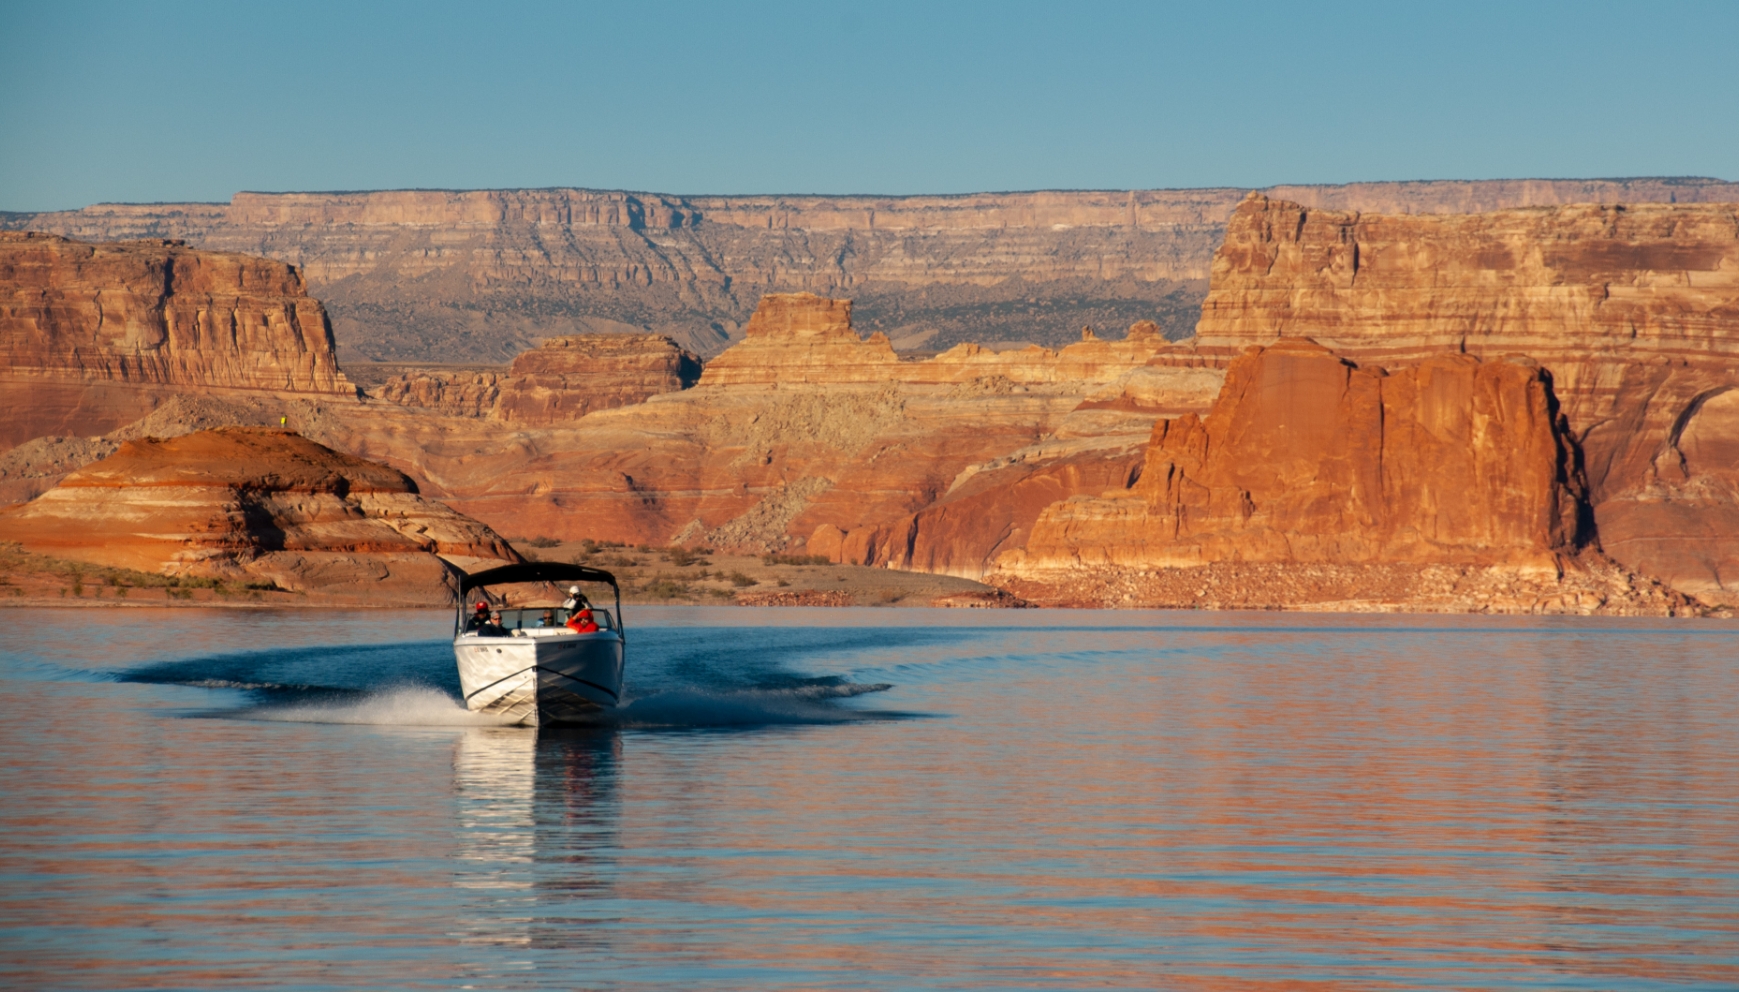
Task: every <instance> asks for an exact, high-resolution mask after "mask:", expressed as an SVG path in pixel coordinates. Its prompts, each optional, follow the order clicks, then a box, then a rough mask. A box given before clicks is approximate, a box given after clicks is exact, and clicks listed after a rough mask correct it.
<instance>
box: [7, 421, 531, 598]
mask: <svg viewBox="0 0 1739 992" xmlns="http://www.w3.org/2000/svg"><path fill="white" fill-rule="evenodd" d="M0 541H15V542H17V543H19V544H21V545H22V546H23V547H24V548H26V549H27V550H30V551H33V552H37V553H40V554H47V555H52V556H55V557H60V558H70V559H74V560H78V561H86V562H90V563H93V564H99V565H107V566H114V567H121V568H131V569H136V570H139V571H146V572H155V573H160V574H164V575H180V576H196V577H210V578H222V579H232V580H237V581H242V582H253V583H260V584H264V585H270V586H274V587H276V588H281V589H287V590H291V591H296V592H305V593H309V594H311V595H313V596H315V597H316V598H317V599H319V600H321V601H350V602H358V603H375V604H386V603H400V602H424V603H433V602H441V601H442V600H443V597H444V596H446V595H448V594H449V593H450V589H449V586H450V578H449V576H450V571H449V569H448V568H447V567H446V566H445V565H444V564H443V563H442V561H441V558H443V557H444V558H447V559H450V560H452V561H454V562H457V563H461V564H463V565H468V566H471V567H477V566H478V565H479V564H481V563H486V562H491V561H517V560H519V556H518V555H517V554H516V553H515V552H514V551H513V549H512V548H511V547H510V546H508V544H507V543H506V542H505V541H503V540H501V538H499V537H497V536H496V535H495V534H494V532H492V531H491V530H490V529H489V528H488V527H486V526H484V525H482V524H480V523H478V522H477V521H475V520H471V519H469V518H467V517H464V516H461V515H459V514H457V513H454V512H453V511H452V510H449V509H447V508H446V507H444V506H442V505H441V504H439V503H435V502H431V501H429V500H425V499H423V498H422V497H421V496H419V495H418V494H417V487H416V485H415V484H414V483H413V482H412V481H411V480H410V479H409V478H407V477H405V475H404V474H403V473H401V472H398V471H396V470H394V469H390V468H387V467H386V466H384V465H378V464H374V463H371V462H367V461H363V460H362V459H359V458H353V457H350V456H348V455H342V454H339V453H338V452H335V451H333V450H331V449H330V448H326V447H324V446H322V445H319V444H316V443H314V442H312V441H309V440H307V439H306V438H303V437H301V436H299V435H297V434H295V433H292V432H290V431H286V430H276V429H271V428H221V429H218V430H211V431H202V432H198V433H194V434H187V435H183V436H181V437H178V438H173V439H170V440H158V439H155V438H146V439H143V440H139V441H129V442H127V443H125V444H122V445H121V446H120V448H119V450H117V451H115V453H114V454H112V455H110V456H109V457H107V458H105V459H103V460H101V461H99V462H96V463H95V464H92V465H90V466H88V467H86V468H83V469H81V470H79V471H77V472H74V473H72V474H71V475H68V476H67V477H65V478H64V479H62V480H61V482H60V485H58V486H56V487H55V488H53V489H51V490H49V491H48V492H46V493H44V494H43V495H42V496H40V497H38V498H37V499H35V500H32V501H31V502H28V503H24V504H21V505H18V506H13V507H10V508H8V509H6V510H5V511H0ZM437 556H439V557H437Z"/></svg>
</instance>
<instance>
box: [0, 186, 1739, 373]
mask: <svg viewBox="0 0 1739 992" xmlns="http://www.w3.org/2000/svg"><path fill="white" fill-rule="evenodd" d="M1270 192H1272V193H1273V194H1274V195H1276V196H1282V197H1286V198H1289V199H1291V200H1294V201H1297V202H1302V203H1306V204H1309V205H1310V206H1312V207H1319V208H1337V209H1356V210H1366V211H1372V210H1377V211H1386V212H1412V213H1440V212H1468V211H1477V210H1491V209H1497V208H1502V207H1514V206H1529V205H1550V204H1563V203H1617V202H1633V203H1634V202H1663V203H1665V202H1679V203H1686V202H1709V201H1717V200H1725V201H1732V200H1739V185H1735V184H1732V183H1725V182H1720V181H1717V180H1701V179H1665V180H1662V179H1630V180H1505V181H1490V182H1419V183H1360V184H1353V185H1348V186H1287V187H1276V188H1275V189H1274V190H1272V191H1270ZM1242 195H1243V191H1241V190H1235V189H1197V190H1132V191H1080V192H1072V191H1047V192H1032V193H981V194H970V195H962V196H912V197H889V196H737V197H729V196H669V195H663V194H649V193H626V192H614V191H598V190H581V189H541V190H474V191H443V190H392V191H380V192H366V193H238V194H236V196H235V197H234V198H232V200H231V201H230V202H229V203H227V204H98V205H95V206H91V207H86V208H84V209H82V210H71V211H62V212H52V213H35V214H20V213H15V214H6V215H0V226H4V227H7V228H11V229H19V230H22V229H31V230H40V231H50V232H55V233H59V234H64V235H68V236H71V237H77V238H85V239H92V240H112V239H122V238H147V237H149V238H182V239H186V240H187V241H188V242H189V243H190V244H192V245H194V246H196V247H200V248H206V249H211V250H218V251H230V252H245V253H249V254H254V255H264V256H268V257H272V258H278V259H282V260H284V261H288V262H291V263H293V264H295V265H297V266H299V267H300V268H301V269H302V271H303V272H305V273H306V275H307V278H308V280H309V283H310V285H311V286H312V287H313V290H314V291H315V292H316V293H317V294H318V295H320V296H321V297H322V298H323V299H324V300H325V301H326V303H327V305H328V306H329V307H330V308H331V311H332V313H333V319H334V321H335V324H336V327H337V330H338V334H339V340H340V341H341V343H342V344H343V347H344V348H345V353H346V356H347V357H361V358H372V359H395V360H421V361H437V362H467V361H469V362H505V361H507V360H509V359H510V358H511V357H512V356H513V355H515V354H517V353H519V352H520V351H522V350H524V349H526V348H528V347H531V346H533V345H534V344H535V342H536V340H537V339H539V338H542V337H548V336H559V335H566V334H574V333H589V332H591V333H595V332H613V331H633V330H644V331H655V332H658V333H662V334H667V335H669V336H671V337H673V338H675V339H676V340H677V341H678V342H680V343H681V344H682V345H683V346H685V347H687V348H689V349H691V350H693V351H695V352H697V353H698V354H701V355H703V356H711V355H714V354H717V353H718V352H719V351H721V350H722V349H724V348H725V347H726V346H728V345H729V344H730V343H731V342H733V341H735V340H738V339H740V337H741V328H742V325H743V324H744V323H745V322H746V321H747V320H748V318H749V316H750V314H751V312H752V311H753V309H754V307H755V306H756V304H757V302H758V300H759V299H760V297H761V296H762V295H763V294H765V293H770V292H791V291H809V292H816V293H824V294H849V295H851V296H852V297H854V299H855V300H856V303H857V314H856V317H857V320H858V324H859V326H860V327H862V328H863V329H865V330H867V331H870V332H874V331H881V332H883V333H885V334H886V335H887V336H888V338H889V339H890V341H892V342H893V343H894V344H895V345H896V346H897V347H900V348H903V349H912V348H924V349H928V350H943V349H946V348H948V347H951V346H953V345H955V344H959V343H962V342H968V341H972V342H978V343H991V342H997V341H1026V342H1032V343H1037V344H1041V345H1047V346H1052V347H1056V346H1060V345H1062V344H1065V343H1067V342H1068V341H1069V340H1071V339H1073V337H1074V336H1075V333H1076V329H1077V328H1079V327H1080V326H1082V325H1083V324H1088V325H1093V326H1096V327H1099V328H1118V327H1125V326H1128V325H1129V324H1131V323H1134V322H1136V321H1140V320H1153V321H1155V322H1157V323H1159V324H1160V326H1161V327H1162V328H1163V329H1164V330H1165V332H1166V333H1167V334H1168V336H1170V337H1174V338H1175V337H1182V336H1185V335H1187V334H1188V333H1189V329H1190V328H1191V327H1193V326H1194V324H1195V321H1196V317H1197V315H1198V308H1199V304H1200V301H1201V296H1202V294H1203V293H1204V292H1205V291H1206V279H1207V276H1208V274H1209V267H1210V261H1211V259H1212V257H1213V253H1214V250H1215V248H1216V247H1217V246H1218V245H1219V243H1220V241H1221V239H1222V237H1223V235H1224V233H1225V226H1226V222H1227V218H1228V216H1229V215H1230V214H1231V212H1232V210H1233V209H1234V208H1235V207H1236V206H1237V204H1238V202H1239V199H1240V198H1241V196H1242Z"/></svg>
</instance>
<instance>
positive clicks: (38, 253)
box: [0, 232, 355, 447]
mask: <svg viewBox="0 0 1739 992" xmlns="http://www.w3.org/2000/svg"><path fill="white" fill-rule="evenodd" d="M0 349H3V350H0V401H3V402H4V405H5V406H6V407H7V409H8V414H7V417H6V419H5V422H4V425H3V426H0V446H5V447H10V446H12V445H14V444H18V443H20V442H22V441H25V440H28V439H30V438H34V437H39V436H43V435H48V434H61V433H72V431H70V430H68V429H66V428H68V427H70V426H72V425H73V424H74V423H76V424H78V425H79V431H80V432H81V433H87V434H89V433H101V432H103V431H106V430H111V429H113V428H115V427H118V426H120V425H122V424H125V423H128V422H130V421H132V420H135V419H137V418H138V417H140V416H142V415H143V414H144V413H146V412H148V411H149V410H150V409H152V408H153V407H154V406H155V405H156V404H157V403H158V402H160V401H161V400H162V398H163V397H165V396H168V395H172V394H174V393H176V392H183V391H188V390H195V391H200V390H203V391H222V390H248V391H271V392H279V393H317V394H327V395H338V396H345V395H354V394H355V390H354V388H352V387H351V386H350V384H349V383H348V382H347V381H346V380H345V378H344V376H343V374H342V373H340V372H339V371H338V365H337V362H336V360H335V358H334V355H333V344H332V331H331V328H330V326H329V325H328V323H327V320H326V313H325V310H324V309H322V307H321V305H320V302H319V301H318V300H315V299H313V298H311V297H309V296H308V295H307V291H306V289H305V288H304V286H303V284H302V279H301V277H300V275H298V274H297V272H296V270H295V269H294V268H292V267H290V266H288V265H285V264H283V263H281V262H274V261H270V260H268V259H263V258H249V257H246V256H242V255H226V254H218V253H214V252H205V251H193V250H191V249H188V248H185V247H183V246H181V245H180V244H178V243H173V242H164V241H156V242H126V243H120V244H107V245H93V244H84V243H81V242H76V241H68V240H66V239H65V238H60V237H55V236H53V235H44V234H29V233H24V234H20V233H11V232H0Z"/></svg>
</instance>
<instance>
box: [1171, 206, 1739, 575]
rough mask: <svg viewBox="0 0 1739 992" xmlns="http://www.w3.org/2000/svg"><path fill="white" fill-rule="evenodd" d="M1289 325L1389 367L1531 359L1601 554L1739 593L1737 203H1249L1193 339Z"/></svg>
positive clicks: (1231, 345) (1247, 335)
mask: <svg viewBox="0 0 1739 992" xmlns="http://www.w3.org/2000/svg"><path fill="white" fill-rule="evenodd" d="M1282 336H1296V337H1309V338H1311V339H1313V340H1315V341H1317V342H1319V343H1320V344H1322V345H1324V346H1326V347H1328V348H1331V349H1332V350H1334V351H1335V352H1336V353H1337V354H1338V355H1340V356H1342V357H1344V358H1346V359H1348V360H1351V361H1353V362H1356V363H1360V364H1366V363H1378V364H1382V365H1387V366H1389V367H1390V368H1395V367H1397V366H1400V365H1408V364H1417V363H1419V362H1423V361H1426V360H1428V359H1430V358H1431V357H1432V356H1434V355H1437V354H1441V353H1443V352H1445V351H1453V352H1460V353H1465V354H1468V355H1472V356H1475V357H1480V358H1485V359H1487V360H1491V359H1498V358H1502V357H1503V356H1505V355H1510V354H1525V355H1528V356H1530V357H1531V358H1533V359H1534V360H1536V361H1537V362H1539V364H1540V365H1541V366H1542V367H1543V368H1544V369H1545V370H1546V371H1547V372H1548V373H1549V374H1550V376H1551V381H1552V386H1553V389H1554V391H1555V393H1556V395H1557V396H1558V397H1559V400H1560V402H1561V403H1562V405H1563V411H1564V414H1565V416H1566V419H1567V423H1568V436H1569V437H1570V438H1571V439H1572V440H1573V442H1574V444H1575V447H1576V450H1577V452H1578V457H1579V458H1580V460H1581V464H1582V466H1583V472H1584V474H1585V476H1586V479H1587V486H1588V500H1589V503H1590V505H1591V512H1592V515H1593V520H1594V527H1595V531H1596V534H1597V539H1598V543H1599V545H1600V547H1601V548H1602V549H1603V550H1604V551H1605V552H1606V553H1607V554H1608V555H1610V556H1611V557H1612V558H1614V559H1616V560H1617V561H1618V562H1620V563H1622V564H1624V565H1625V566H1628V567H1630V568H1632V569H1635V570H1637V571H1639V572H1642V573H1645V574H1648V575H1653V576H1658V577H1660V578H1662V579H1665V580H1667V581H1669V582H1671V583H1672V585H1673V586H1674V587H1675V588H1677V589H1679V590H1681V591H1684V592H1687V593H1691V594H1693V595H1696V596H1698V597H1700V598H1703V599H1705V600H1707V601H1711V602H1734V601H1736V599H1739V389H1735V386H1739V204H1732V203H1727V204H1700V205H1684V204H1679V205H1669V204H1640V205H1633V206H1595V205H1573V206H1562V207H1551V208H1533V209H1524V210H1501V211H1494V212H1491V213H1484V214H1473V215H1462V216H1391V215H1368V214H1357V213H1349V212H1341V211H1322V210H1312V209H1308V208H1305V207H1302V206H1300V205H1298V204H1296V203H1288V202H1284V201H1279V200H1273V199H1269V198H1266V197H1261V196H1251V197H1249V198H1248V199H1246V200H1245V201H1244V202H1243V204H1241V205H1240V207H1239V208H1238V210H1237V212H1236V213H1235V214H1234V216H1233V218H1232V221H1231V223H1230V224H1229V225H1228V227H1227V233H1226V241H1225V244H1224V245H1223V246H1222V247H1221V249H1220V251H1219V252H1218V253H1217V254H1216V256H1215V260H1214V269H1213V281H1212V288H1211V290H1210V292H1209V294H1208V298H1207V301H1206V303H1205V304H1204V305H1203V309H1202V319H1201V323H1200V324H1199V325H1198V328H1197V337H1196V340H1195V342H1194V344H1195V348H1196V350H1197V352H1198V353H1199V354H1202V355H1204V356H1205V357H1208V358H1210V359H1214V360H1219V359H1223V358H1224V357H1227V356H1230V355H1233V354H1236V353H1237V352H1239V351H1241V350H1242V349H1244V348H1246V347H1248V346H1250V345H1263V344H1269V343H1272V342H1274V341H1276V340H1278V339H1279V338H1280V337H1282Z"/></svg>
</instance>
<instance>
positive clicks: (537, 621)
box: [501, 606, 616, 630]
mask: <svg viewBox="0 0 1739 992" xmlns="http://www.w3.org/2000/svg"><path fill="white" fill-rule="evenodd" d="M570 612H571V611H569V610H564V609H562V608H561V607H559V606H525V607H519V608H515V609H505V610H502V611H501V626H502V627H504V628H506V629H507V630H536V629H538V628H540V627H547V628H552V629H553V628H562V627H565V626H566V625H567V622H568V614H569V613H570ZM545 613H548V614H550V616H551V617H552V619H551V620H550V621H549V622H548V623H545V622H544V619H543V615H544V614H545ZM592 619H593V620H594V621H596V622H597V624H598V629H599V630H615V629H616V618H615V617H612V616H611V615H610V611H609V610H607V609H605V608H604V607H601V606H594V607H592Z"/></svg>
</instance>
